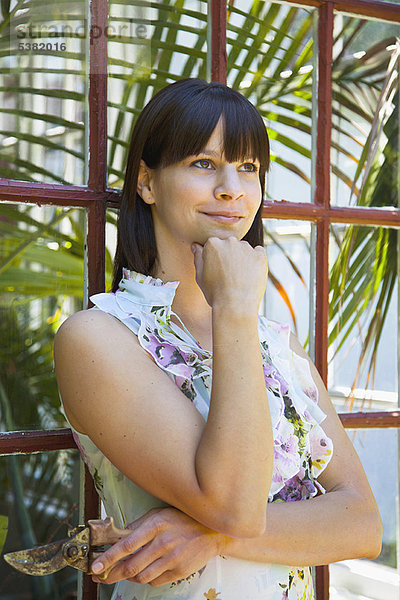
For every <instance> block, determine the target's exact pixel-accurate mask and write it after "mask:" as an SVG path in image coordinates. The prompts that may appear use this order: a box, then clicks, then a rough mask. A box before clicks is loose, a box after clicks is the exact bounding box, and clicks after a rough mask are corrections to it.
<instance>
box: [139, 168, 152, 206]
mask: <svg viewBox="0 0 400 600" xmlns="http://www.w3.org/2000/svg"><path fill="white" fill-rule="evenodd" d="M136 189H137V192H138V194H139V196H140V197H141V198H142V200H143V202H145V203H146V204H154V198H153V193H152V189H151V169H150V168H149V167H148V166H147V165H146V163H145V162H144V160H143V159H141V160H140V166H139V175H138V182H137V188H136Z"/></svg>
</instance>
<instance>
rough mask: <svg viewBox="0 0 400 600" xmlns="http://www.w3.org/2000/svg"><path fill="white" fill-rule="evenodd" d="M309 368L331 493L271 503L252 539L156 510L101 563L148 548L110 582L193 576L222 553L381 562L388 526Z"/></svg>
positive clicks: (310, 561)
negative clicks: (329, 447) (328, 445)
mask: <svg viewBox="0 0 400 600" xmlns="http://www.w3.org/2000/svg"><path fill="white" fill-rule="evenodd" d="M291 345H292V348H293V349H294V350H295V351H296V353H298V354H299V355H301V356H303V357H306V354H305V352H304V350H303V348H302V347H301V345H300V344H299V342H298V340H297V339H296V338H294V337H292V340H291ZM310 366H311V372H312V375H313V378H314V380H315V382H316V385H317V387H318V391H319V403H320V406H321V408H322V410H323V411H324V412H325V413H326V415H327V418H326V419H325V421H324V422H323V429H324V431H325V433H326V434H327V435H328V436H329V437H330V438H331V439H332V441H333V448H334V453H333V457H332V459H331V462H330V463H329V465H328V466H327V468H326V470H325V471H324V472H323V473H322V474H321V476H320V477H319V481H320V482H321V484H322V485H323V486H324V487H325V489H326V490H327V492H326V494H325V495H323V496H318V497H316V498H312V499H310V500H302V501H297V502H279V503H271V504H268V508H267V524H266V528H265V531H264V533H263V534H262V535H260V536H258V537H256V538H252V539H239V538H235V537H230V536H226V535H223V534H218V533H217V534H216V533H215V532H213V531H210V530H207V531H206V532H204V531H203V530H201V529H199V527H198V524H197V523H195V522H194V521H192V522H191V523H190V524H189V522H188V520H187V517H186V515H182V514H181V513H179V512H178V511H174V510H173V509H161V510H160V511H152V512H151V513H149V514H148V515H146V516H145V517H143V518H142V519H141V520H139V521H138V522H135V523H134V524H133V525H132V526H133V533H132V536H130V537H129V538H126V539H125V540H124V541H123V542H120V543H118V544H116V545H115V546H113V547H112V548H111V549H110V550H109V551H108V552H107V553H106V554H105V555H104V557H103V559H102V560H103V563H104V564H105V566H106V567H110V566H111V565H115V564H116V563H118V561H120V560H121V559H124V558H126V556H127V555H129V554H130V553H131V552H134V551H136V550H138V549H139V548H140V547H141V545H142V543H143V542H144V541H145V543H146V544H147V549H146V552H143V551H139V552H137V553H136V554H135V555H134V556H133V557H130V558H128V559H127V560H125V561H121V562H120V563H119V564H117V565H116V567H115V568H114V569H113V571H112V573H111V574H110V576H109V579H108V580H107V581H108V582H109V583H113V582H114V581H118V580H119V579H125V578H134V579H133V580H134V581H137V582H139V583H148V582H151V583H152V585H162V584H163V583H167V582H170V581H174V580H175V579H178V578H181V577H185V576H187V575H189V574H190V573H191V572H193V571H194V570H196V569H199V568H201V566H204V564H206V562H207V561H208V560H209V558H211V557H212V556H215V555H217V554H226V555H228V556H233V557H236V558H243V559H247V560H253V561H259V562H264V563H277V564H292V565H301V566H307V565H319V564H328V563H330V562H335V561H338V560H344V559H348V558H360V557H363V558H364V557H365V558H375V557H376V556H377V555H378V554H379V552H380V548H381V541H382V524H381V520H380V517H379V513H378V510H377V506H376V503H375V500H374V498H373V495H372V492H371V489H370V487H369V484H368V481H367V479H366V476H365V473H364V470H363V468H362V466H361V463H360V461H359V459H358V456H357V454H356V452H355V450H354V448H353V446H352V444H351V442H350V440H349V438H348V436H347V434H346V432H345V431H344V429H343V427H342V425H341V423H340V420H339V418H338V417H337V414H336V411H335V409H334V407H333V405H332V404H331V402H330V400H329V397H328V394H327V391H326V389H325V386H324V385H323V383H322V381H321V379H320V377H319V375H318V373H317V370H316V369H315V367H314V366H313V365H312V364H310ZM182 531H184V538H183V537H182ZM164 540H168V543H167V546H168V548H169V550H168V551H165V552H164V553H162V560H159V561H158V562H157V563H156V562H153V557H154V552H155V551H157V552H160V547H162V545H163V542H164ZM171 548H172V549H173V552H170V550H171ZM193 548H195V549H196V551H197V552H195V553H194V552H193ZM193 555H194V556H195V558H193ZM202 561H204V562H202ZM200 563H202V564H200Z"/></svg>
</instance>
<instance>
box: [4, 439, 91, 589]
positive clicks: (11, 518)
mask: <svg viewBox="0 0 400 600" xmlns="http://www.w3.org/2000/svg"><path fill="white" fill-rule="evenodd" d="M1 461H2V465H1V468H0V478H1V485H0V490H1V492H0V514H1V515H5V516H7V517H8V533H7V539H6V543H5V546H4V550H3V551H4V553H7V552H14V551H16V550H23V549H26V548H32V547H33V546H34V545H36V544H40V545H41V544H46V543H50V542H54V541H57V540H61V539H63V538H65V537H67V529H68V527H69V526H75V525H78V524H79V522H78V510H77V507H78V501H79V498H78V495H79V487H80V486H79V453H78V452H77V451H75V450H62V451H59V452H49V453H43V454H31V455H30V456H8V457H2V459H1ZM76 588H77V571H76V570H75V569H72V568H70V567H68V568H65V569H62V570H61V571H58V572H57V573H54V574H52V575H47V576H45V577H32V576H27V575H24V574H22V573H20V572H19V571H16V570H15V569H13V568H12V567H11V566H10V565H9V564H8V563H6V561H5V560H3V559H2V560H0V597H1V598H4V599H6V598H7V599H9V600H11V599H12V600H39V599H40V600H55V599H56V598H57V599H59V600H72V598H74V597H76V596H75V594H76Z"/></svg>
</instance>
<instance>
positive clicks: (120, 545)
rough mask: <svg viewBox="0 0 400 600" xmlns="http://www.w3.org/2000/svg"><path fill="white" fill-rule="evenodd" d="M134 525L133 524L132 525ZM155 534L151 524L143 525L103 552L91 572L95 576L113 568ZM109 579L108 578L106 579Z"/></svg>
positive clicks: (92, 566)
mask: <svg viewBox="0 0 400 600" xmlns="http://www.w3.org/2000/svg"><path fill="white" fill-rule="evenodd" d="M132 525H134V523H132ZM155 534H156V527H155V526H154V525H152V524H144V525H142V526H139V527H138V528H137V529H135V530H134V531H132V533H131V534H130V535H128V536H127V537H126V538H125V539H123V540H121V541H120V542H117V543H116V544H114V545H113V546H111V548H109V549H108V550H106V551H105V552H103V554H102V556H101V557H100V558H97V559H96V560H95V561H94V562H93V563H92V565H91V570H92V572H93V573H95V574H96V575H98V574H101V573H103V572H104V571H107V570H109V569H111V568H112V567H114V565H116V564H117V563H118V562H119V561H120V560H122V559H124V558H126V556H128V555H130V554H133V553H134V552H136V551H137V550H139V548H141V547H142V546H144V545H145V544H147V543H149V542H150V541H151V540H152V539H153V538H154V536H155ZM107 579H109V577H107Z"/></svg>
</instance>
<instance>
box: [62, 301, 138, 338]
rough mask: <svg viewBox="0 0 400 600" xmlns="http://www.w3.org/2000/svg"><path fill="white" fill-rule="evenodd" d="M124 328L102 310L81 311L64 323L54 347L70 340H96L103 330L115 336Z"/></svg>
mask: <svg viewBox="0 0 400 600" xmlns="http://www.w3.org/2000/svg"><path fill="white" fill-rule="evenodd" d="M122 328H123V329H126V327H125V326H124V325H123V324H122V323H120V322H119V321H118V320H117V319H115V318H114V317H113V316H111V315H109V314H108V313H105V312H104V311H102V310H92V309H87V310H81V311H79V312H77V313H75V314H73V315H71V316H70V317H68V319H66V320H65V321H64V323H63V324H62V325H61V327H60V328H59V330H58V331H57V334H56V337H55V343H56V345H60V344H62V343H67V342H68V340H69V339H70V338H73V339H74V341H76V340H77V339H79V338H82V339H83V338H85V337H86V336H88V335H89V336H90V337H91V338H92V337H93V338H96V336H100V335H101V331H102V330H103V329H107V331H108V332H109V333H110V332H113V331H115V333H116V334H117V333H118V332H120V331H121V329H122Z"/></svg>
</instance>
